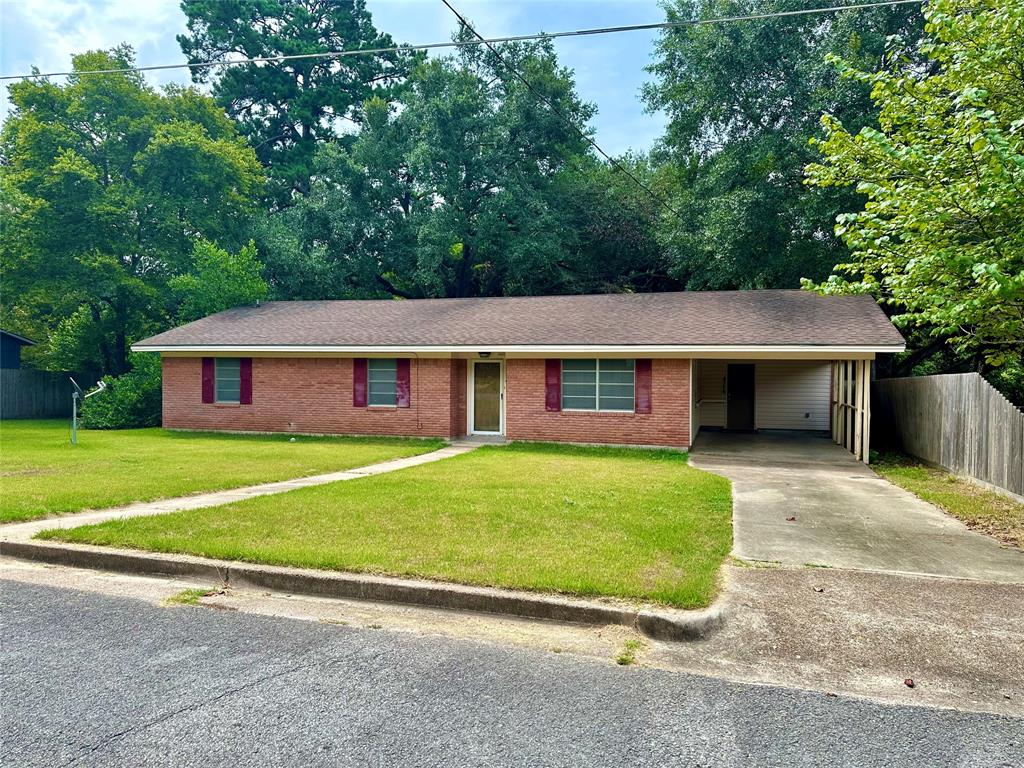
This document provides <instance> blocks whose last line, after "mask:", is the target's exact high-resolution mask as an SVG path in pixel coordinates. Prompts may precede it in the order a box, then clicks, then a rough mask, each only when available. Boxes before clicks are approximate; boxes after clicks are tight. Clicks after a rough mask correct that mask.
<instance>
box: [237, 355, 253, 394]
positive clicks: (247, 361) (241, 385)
mask: <svg viewBox="0 0 1024 768" xmlns="http://www.w3.org/2000/svg"><path fill="white" fill-rule="evenodd" d="M238 378H239V381H238V402H239V403H240V404H241V405H252V358H251V357H243V358H241V359H239V361H238Z"/></svg>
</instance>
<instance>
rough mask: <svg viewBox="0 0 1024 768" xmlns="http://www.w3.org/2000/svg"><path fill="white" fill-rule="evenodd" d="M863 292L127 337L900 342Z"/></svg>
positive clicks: (281, 341)
mask: <svg viewBox="0 0 1024 768" xmlns="http://www.w3.org/2000/svg"><path fill="white" fill-rule="evenodd" d="M903 343H904V342H903V337H902V336H901V335H900V334H899V332H898V331H897V330H896V329H895V328H894V327H893V325H892V323H890V322H889V320H888V318H887V317H886V316H885V313H883V312H882V310H881V309H880V308H879V306H878V305H877V304H876V303H875V301H874V300H873V299H872V298H871V297H870V296H820V295H818V294H815V293H810V292H807V291H798V290H758V291H708V292H684V293H646V294H600V295H591V296H535V297H508V298H474V299H417V300H408V301H392V300H368V301H354V300H353V301H270V302H265V303H263V304H261V305H260V306H247V307H238V308H235V309H229V310H227V311H225V312H219V313H218V314H215V315H211V316H210V317H206V318H203V319H202V320H197V321H195V322H193V323H189V324H188V325H183V326H180V327H178V328H174V329H172V330H170V331H167V332H165V333H161V334H158V335H156V336H153V337H151V338H148V339H146V340H144V341H141V342H139V343H137V344H136V345H135V346H134V348H135V349H138V350H146V349H151V350H166V351H172V350H174V349H175V348H183V349H192V348H209V349H210V350H211V351H213V350H216V349H217V348H222V347H226V348H252V349H259V348H280V347H313V348H322V347H344V348H348V347H394V348H411V349H415V348H422V347H459V348H466V349H472V350H486V349H492V348H498V349H500V348H504V347H538V346H540V347H552V348H558V347H575V346H583V347H587V346H626V347H629V346H708V347H719V346H766V347H776V346H807V347H834V346H863V347H898V348H902V347H903Z"/></svg>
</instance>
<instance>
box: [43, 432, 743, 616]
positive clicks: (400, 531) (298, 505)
mask: <svg viewBox="0 0 1024 768" xmlns="http://www.w3.org/2000/svg"><path fill="white" fill-rule="evenodd" d="M41 537H42V538H59V539H63V540H67V541H76V542H88V543H92V544H102V545H111V546H118V547H130V548H136V549H147V550H154V551H158V552H186V553H192V554H197V555H204V556H207V557H214V558H222V559H227V560H245V561H250V562H259V563H272V564H277V565H292V566H302V567H309V568H325V569H336V570H346V571H361V572H372V573H386V574H394V575H401V576H418V577H424V578H429V579H443V580H449V581H457V582H463V583H466V584H479V585H489V586H499V587H511V588H517V589H529V590H547V591H555V592H562V593H568V594H574V595H585V596H611V597H619V598H635V599H641V600H651V601H656V602H660V603H664V604H668V605H673V606H679V607H683V608H692V607H698V606H704V605H707V604H708V603H709V602H710V601H711V600H712V599H713V598H714V596H715V593H716V590H717V586H718V571H719V566H720V565H721V562H722V560H723V558H725V556H726V555H728V553H729V550H730V548H731V546H732V501H731V493H730V487H729V482H728V481H727V480H725V479H724V478H721V477H718V476H717V475H712V474H709V473H706V472H702V471H700V470H697V469H694V468H692V467H690V466H688V464H687V459H686V455H685V454H681V453H678V452H673V451H646V450H630V449H617V448H582V447H571V446H552V445H530V444H512V445H508V446H485V447H482V448H478V449H477V450H475V451H472V452H470V453H466V454H462V455H460V456H456V457H453V458H450V459H445V460H443V461H439V462H436V463H433V464H426V465H423V466H419V467H413V468H410V469H404V470H401V471H398V472H393V473H389V474H386V475H379V476H376V477H367V478H360V479H358V480H352V481H348V482H342V483H332V484H330V485H325V486H320V487H316V488H304V489H300V490H297V491H290V492H288V493H284V494H280V495H277V496H266V497H262V498H256V499H249V500H246V501H243V502H238V503H234V504H228V505H225V506H221V507H214V508H207V509H198V510H192V511H187V512H176V513H173V514H170V515H160V516H158V517H144V518H135V519H132V520H117V521H110V522H107V523H103V524H100V525H94V526H86V527H81V528H75V529H71V530H62V531H47V532H44V533H43V534H41Z"/></svg>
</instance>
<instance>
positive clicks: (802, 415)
mask: <svg viewBox="0 0 1024 768" xmlns="http://www.w3.org/2000/svg"><path fill="white" fill-rule="evenodd" d="M754 371H755V372H754V378H755V382H756V388H757V389H756V394H755V400H756V403H757V405H756V408H757V415H756V421H757V428H758V429H816V430H827V429H828V409H829V365H828V362H827V361H818V360H758V361H757V364H756V367H755V369H754Z"/></svg>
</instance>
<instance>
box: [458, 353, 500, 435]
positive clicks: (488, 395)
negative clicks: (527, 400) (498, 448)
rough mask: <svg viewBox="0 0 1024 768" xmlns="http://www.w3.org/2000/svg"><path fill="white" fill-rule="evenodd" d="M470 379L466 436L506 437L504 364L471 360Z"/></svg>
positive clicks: (498, 361)
mask: <svg viewBox="0 0 1024 768" xmlns="http://www.w3.org/2000/svg"><path fill="white" fill-rule="evenodd" d="M469 370H470V376H469V413H468V414H467V415H468V417H469V432H470V434H472V435H503V434H505V364H504V362H502V361H501V360H473V361H471V362H470V369H469Z"/></svg>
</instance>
